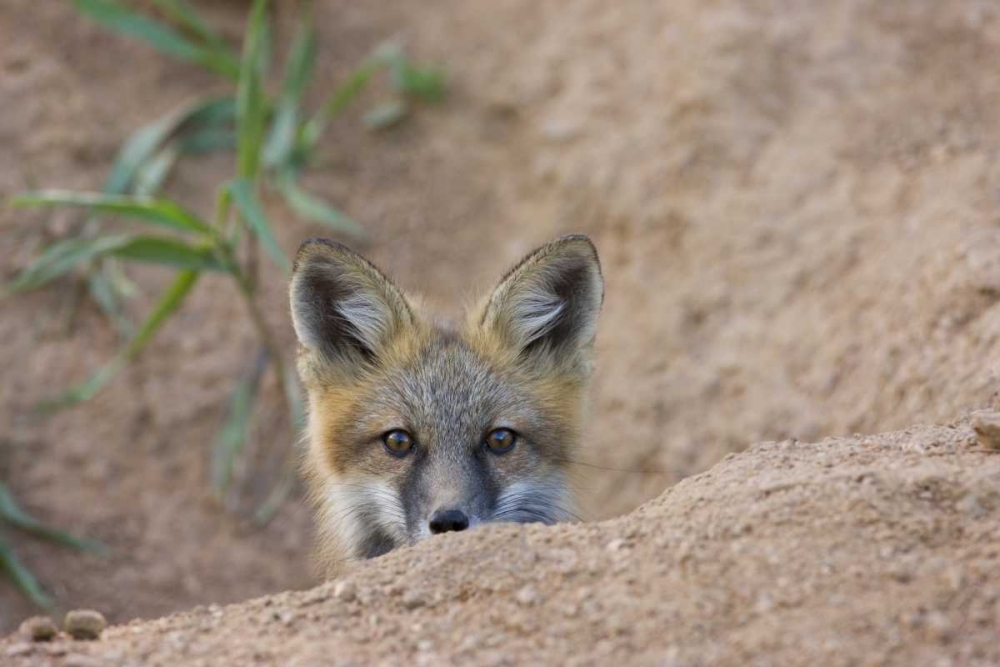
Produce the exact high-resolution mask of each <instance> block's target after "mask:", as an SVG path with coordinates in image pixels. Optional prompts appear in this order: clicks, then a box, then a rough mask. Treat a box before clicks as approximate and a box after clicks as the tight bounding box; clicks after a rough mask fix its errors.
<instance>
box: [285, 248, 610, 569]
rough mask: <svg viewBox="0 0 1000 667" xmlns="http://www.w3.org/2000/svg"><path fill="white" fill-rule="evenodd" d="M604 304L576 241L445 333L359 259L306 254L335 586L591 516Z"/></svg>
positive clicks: (316, 490) (302, 287)
mask: <svg viewBox="0 0 1000 667" xmlns="http://www.w3.org/2000/svg"><path fill="white" fill-rule="evenodd" d="M603 294H604V288H603V281H602V278H601V270H600V264H599V261H598V257H597V252H596V250H595V248H594V246H593V244H592V243H591V242H590V240H589V239H587V238H586V237H584V236H567V237H563V238H560V239H557V240H555V241H553V242H551V243H549V244H547V245H545V246H542V247H541V248H539V249H537V250H536V251H534V252H533V253H531V254H530V255H528V256H527V257H526V258H524V259H523V260H522V261H521V262H520V263H519V264H518V265H517V266H515V267H514V268H513V269H512V270H511V271H509V272H508V273H507V274H506V275H505V276H504V277H503V278H502V279H501V280H500V282H499V284H498V285H497V286H496V288H495V289H494V290H493V291H492V293H490V294H489V295H487V296H486V297H485V298H484V299H483V300H482V301H481V302H480V303H479V304H478V306H477V307H475V308H473V309H472V310H471V311H470V312H469V313H468V316H467V318H466V320H465V322H464V323H459V324H449V323H441V322H439V321H437V320H435V319H433V318H431V317H429V316H427V315H426V314H425V313H423V312H422V310H421V309H420V307H419V303H418V302H417V301H416V300H414V299H411V298H407V297H406V296H405V295H404V294H403V293H402V292H401V291H400V290H399V289H398V288H396V286H395V285H393V284H392V282H391V281H390V280H389V279H388V278H387V277H386V276H385V275H384V274H383V273H382V272H381V271H379V270H378V269H377V268H375V267H374V266H373V265H372V264H371V263H369V262H368V261H367V260H365V259H364V258H362V257H361V256H360V255H357V254H355V253H354V252H352V251H350V250H348V249H347V248H346V247H344V246H342V245H340V244H337V243H334V242H331V241H326V240H322V239H314V240H310V241H306V242H305V243H304V244H303V245H302V247H301V248H300V249H299V252H298V255H297V257H296V261H295V269H294V272H293V276H292V280H291V286H290V301H291V308H292V320H293V324H294V326H295V332H296V335H297V336H298V339H299V343H300V346H299V357H298V368H299V374H300V377H301V379H302V382H303V384H304V386H305V387H306V390H307V392H308V396H309V447H308V450H307V453H306V456H305V459H304V464H303V468H304V472H305V476H306V478H307V480H308V482H309V488H310V495H311V499H312V501H313V503H314V505H315V506H316V510H317V533H318V536H319V551H320V560H321V563H322V564H323V565H324V566H325V567H326V569H327V571H328V572H329V573H332V572H334V571H336V569H337V568H338V566H339V565H341V564H342V563H344V562H346V561H351V560H355V559H360V558H370V557H374V556H378V555H381V554H384V553H386V552H388V551H390V550H392V549H394V548H396V547H398V546H402V545H408V544H413V543H415V542H417V541H419V540H421V539H424V538H427V537H430V536H431V535H434V534H436V533H442V532H449V531H459V530H465V529H467V528H472V527H475V526H477V525H480V524H484V523H488V522H493V521H510V522H521V523H528V522H542V523H547V524H551V523H555V522H558V521H563V520H568V519H572V518H574V517H575V514H574V509H573V507H574V505H573V499H572V494H571V492H570V489H569V486H568V481H567V474H566V473H567V469H566V468H567V464H568V463H569V462H570V461H571V457H572V456H573V454H574V450H575V448H576V447H577V445H578V440H579V437H580V429H581V426H582V418H583V408H584V401H585V393H586V387H587V381H588V379H589V376H590V372H591V367H592V347H593V340H594V335H595V332H596V324H597V316H598V313H599V311H600V307H601V302H602V300H603Z"/></svg>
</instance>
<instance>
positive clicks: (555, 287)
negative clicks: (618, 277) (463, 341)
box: [478, 234, 604, 367]
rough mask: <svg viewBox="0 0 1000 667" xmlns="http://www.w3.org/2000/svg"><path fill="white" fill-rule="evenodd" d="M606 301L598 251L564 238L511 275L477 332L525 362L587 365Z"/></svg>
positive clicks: (582, 239) (578, 238) (485, 309)
mask: <svg viewBox="0 0 1000 667" xmlns="http://www.w3.org/2000/svg"><path fill="white" fill-rule="evenodd" d="M603 300H604V280H603V278H602V277H601V264H600V261H599V260H598V258H597V249H596V248H595V247H594V244H593V243H592V242H591V241H590V239H589V238H587V237H586V236H583V235H579V234H577V235H572V236H563V237H561V238H559V239H556V240H555V241H552V242H550V243H548V244H546V245H544V246H542V247H541V248H538V249H537V250H535V251H534V252H532V253H531V254H530V255H528V256H527V257H525V258H524V259H523V260H521V263H520V264H518V265H517V266H515V267H514V268H513V269H511V271H510V272H508V273H507V275H506V276H504V277H503V279H502V280H501V281H500V284H499V285H497V287H496V288H495V289H494V290H493V293H492V294H491V295H490V297H489V298H488V299H487V301H486V302H485V303H484V304H483V306H482V307H481V308H480V310H479V311H478V317H479V326H480V327H481V328H482V329H484V330H485V331H488V332H490V333H491V334H492V335H494V336H498V337H499V338H500V340H501V342H502V344H503V345H504V346H507V347H509V348H513V349H514V350H516V351H517V353H518V354H519V355H521V356H524V357H527V356H535V355H545V356H548V357H549V358H552V359H553V360H554V361H556V362H570V363H573V362H579V363H584V364H585V365H586V366H588V367H589V364H587V362H588V359H587V355H586V353H587V351H589V349H590V346H591V344H592V343H593V340H594V335H595V334H596V332H597V316H598V314H599V313H600V310H601V303H602V302H603Z"/></svg>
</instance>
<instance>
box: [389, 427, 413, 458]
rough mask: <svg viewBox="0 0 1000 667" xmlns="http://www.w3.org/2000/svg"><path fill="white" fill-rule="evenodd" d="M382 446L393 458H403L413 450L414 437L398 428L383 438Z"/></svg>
mask: <svg viewBox="0 0 1000 667" xmlns="http://www.w3.org/2000/svg"><path fill="white" fill-rule="evenodd" d="M382 445H383V446H384V447H385V449H386V451H387V452H389V453H390V454H392V455H393V456H398V457H400V458H402V457H404V456H406V455H407V454H409V453H410V450H411V449H413V436H411V435H410V434H409V433H407V432H406V431H404V430H402V429H398V428H397V429H394V430H392V431H389V432H388V433H386V434H385V435H383V436H382Z"/></svg>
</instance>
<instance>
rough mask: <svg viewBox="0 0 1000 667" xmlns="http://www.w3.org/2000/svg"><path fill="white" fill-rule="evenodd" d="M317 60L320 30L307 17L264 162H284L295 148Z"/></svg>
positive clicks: (296, 42)
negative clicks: (308, 87)
mask: <svg viewBox="0 0 1000 667" xmlns="http://www.w3.org/2000/svg"><path fill="white" fill-rule="evenodd" d="M315 62H316V32H315V31H314V30H313V28H312V24H311V22H310V20H309V19H306V20H305V21H304V22H303V24H302V25H301V26H299V29H298V31H297V33H296V35H295V39H294V41H293V42H292V48H291V53H290V55H289V57H288V63H287V65H286V67H285V76H284V79H283V80H282V87H281V95H280V96H279V98H278V109H277V112H276V114H275V117H274V123H273V124H272V126H271V134H270V136H269V137H268V141H267V146H266V147H265V149H264V163H265V164H266V165H268V166H270V167H274V166H277V165H281V164H284V163H286V162H287V161H288V159H289V156H290V155H291V154H292V151H293V150H294V149H295V141H296V132H297V130H298V122H299V118H298V117H299V107H300V104H301V101H302V95H303V94H304V93H305V89H306V86H307V85H308V83H309V79H310V78H311V77H312V71H313V66H314V64H315Z"/></svg>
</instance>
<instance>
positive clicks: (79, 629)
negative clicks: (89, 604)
mask: <svg viewBox="0 0 1000 667" xmlns="http://www.w3.org/2000/svg"><path fill="white" fill-rule="evenodd" d="M106 627H108V622H107V621H106V620H105V619H104V615H103V614H102V613H101V612H99V611H94V610H92V609H77V610H74V611H71V612H69V613H68V614H66V620H65V622H64V623H63V628H64V629H65V630H66V632H68V633H69V634H70V635H72V637H73V638H74V639H97V638H98V637H100V636H101V633H102V632H104V628H106Z"/></svg>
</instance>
